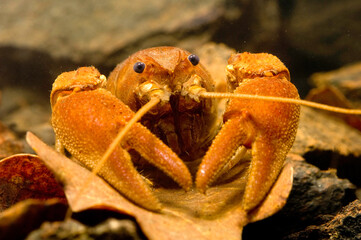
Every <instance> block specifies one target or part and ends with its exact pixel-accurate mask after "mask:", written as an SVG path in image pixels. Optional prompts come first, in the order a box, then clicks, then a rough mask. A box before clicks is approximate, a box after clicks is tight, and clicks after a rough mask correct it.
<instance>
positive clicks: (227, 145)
mask: <svg viewBox="0 0 361 240" xmlns="http://www.w3.org/2000/svg"><path fill="white" fill-rule="evenodd" d="M253 137H254V131H253V126H252V125H250V124H249V116H248V114H247V113H243V114H240V115H239V116H237V117H233V118H231V119H229V120H228V121H226V123H225V124H224V125H223V127H222V129H221V131H220V132H219V133H218V135H217V136H216V138H215V139H214V141H213V143H212V146H211V147H210V148H209V150H208V151H207V153H206V155H205V156H204V158H203V160H202V163H201V164H200V166H199V169H198V172H197V176H196V187H197V188H198V190H199V191H200V192H202V193H205V191H206V189H207V188H208V186H209V185H210V184H211V183H212V182H214V181H215V180H216V178H217V177H218V176H220V173H221V172H222V170H223V168H224V166H225V165H226V164H227V163H228V162H229V161H230V160H231V158H232V157H233V155H234V154H235V152H236V151H237V149H238V148H239V147H240V146H241V145H245V146H249V144H250V143H251V142H252V139H253Z"/></svg>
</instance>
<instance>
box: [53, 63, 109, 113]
mask: <svg viewBox="0 0 361 240" xmlns="http://www.w3.org/2000/svg"><path fill="white" fill-rule="evenodd" d="M105 82H106V77H105V76H104V75H101V74H100V73H99V71H98V70H97V69H96V68H95V67H93V66H92V67H81V68H78V69H77V70H76V71H70V72H64V73H62V74H60V75H59V76H58V77H57V78H56V79H55V81H54V83H53V88H52V90H51V94H50V102H51V106H52V107H53V106H54V105H55V104H56V102H57V100H58V98H59V97H64V96H67V95H69V94H71V93H74V92H79V91H89V90H94V89H97V88H100V87H103V86H104V85H105Z"/></svg>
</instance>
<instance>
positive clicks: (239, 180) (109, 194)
mask: <svg viewBox="0 0 361 240" xmlns="http://www.w3.org/2000/svg"><path fill="white" fill-rule="evenodd" d="M27 141H28V143H29V144H30V145H31V146H32V147H33V149H34V150H35V151H36V152H37V153H38V154H39V156H40V157H41V158H42V159H43V160H44V161H45V163H46V164H47V165H48V166H49V167H50V168H51V169H53V171H54V172H55V174H56V175H57V176H58V177H59V178H60V180H61V181H62V182H63V184H64V188H65V189H64V191H65V194H66V196H67V198H68V201H69V205H70V206H71V208H72V210H73V211H75V212H79V211H83V210H86V209H90V208H93V209H94V208H105V209H112V210H114V211H118V212H121V213H124V214H128V215H130V216H133V217H135V219H136V220H137V222H138V223H139V225H140V227H141V228H142V230H143V231H144V233H145V234H146V235H147V237H148V238H149V239H240V238H241V234H242V228H243V226H245V225H246V224H247V223H249V222H253V221H258V220H260V219H263V218H264V217H267V216H270V215H272V214H274V213H275V212H277V211H278V210H279V209H280V208H282V206H283V205H284V204H285V202H286V199H287V197H288V194H289V192H290V190H291V187H292V168H291V167H290V166H289V165H286V167H285V168H284V170H283V171H282V173H281V175H280V177H279V179H278V180H277V182H276V184H275V186H274V188H273V189H272V190H271V192H270V194H269V195H268V196H267V198H266V199H265V201H264V202H263V203H262V204H261V205H260V206H259V207H258V209H256V210H254V211H252V212H251V213H246V212H245V211H244V210H243V209H242V208H241V205H240V199H241V197H242V194H243V190H244V172H242V171H241V172H240V173H239V174H238V175H237V177H234V178H233V177H232V178H231V179H228V180H227V181H225V182H223V183H222V184H220V185H218V186H217V187H213V188H210V189H209V190H208V192H207V195H203V194H200V193H198V192H197V191H196V190H195V189H192V190H191V191H190V192H187V193H186V192H184V191H183V190H178V189H169V188H168V189H165V188H161V187H159V188H157V189H155V194H156V195H157V197H158V198H159V199H160V200H161V202H162V204H163V206H164V208H163V210H162V212H161V213H154V212H149V211H147V210H144V209H142V208H140V207H138V206H136V205H134V204H133V203H131V202H129V201H128V200H127V199H125V198H123V197H122V196H121V195H120V194H119V193H118V192H116V191H115V190H114V189H113V188H111V187H110V186H109V185H108V184H107V183H106V182H105V181H103V180H102V179H100V178H99V177H97V176H92V175H91V173H90V172H89V171H88V170H86V169H84V168H82V167H81V166H79V165H78V164H76V163H75V162H73V161H71V160H70V159H68V158H66V157H65V156H63V155H61V154H59V153H57V152H56V151H54V150H53V149H52V148H51V147H49V146H47V145H46V144H45V143H43V142H42V141H40V140H39V139H38V138H37V137H35V136H34V135H33V134H31V133H28V134H27ZM89 178H91V182H90V183H89V184H87V186H86V189H85V190H84V191H82V192H81V193H82V194H79V192H80V191H81V188H83V187H84V183H85V182H86V181H88V180H89ZM77 197H79V199H76V198H77Z"/></svg>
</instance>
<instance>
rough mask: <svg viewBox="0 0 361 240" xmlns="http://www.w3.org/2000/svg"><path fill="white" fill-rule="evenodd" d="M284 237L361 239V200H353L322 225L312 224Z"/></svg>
mask: <svg viewBox="0 0 361 240" xmlns="http://www.w3.org/2000/svg"><path fill="white" fill-rule="evenodd" d="M284 239H289V240H291V239H319V240H327V239H340V240H343V239H345V240H346V239H361V202H360V200H355V201H353V202H352V203H350V204H349V205H347V206H346V207H344V208H342V210H341V211H340V212H339V213H338V214H337V215H336V216H334V217H333V218H332V219H331V220H330V221H328V222H326V223H324V224H322V225H318V226H317V225H312V226H309V227H307V228H306V229H305V230H303V231H300V232H297V233H294V234H291V235H289V236H287V237H286V238H284Z"/></svg>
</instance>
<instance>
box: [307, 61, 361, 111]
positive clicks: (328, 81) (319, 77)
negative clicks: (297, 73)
mask: <svg viewBox="0 0 361 240" xmlns="http://www.w3.org/2000/svg"><path fill="white" fill-rule="evenodd" d="M310 83H311V84H312V85H313V86H314V87H317V88H320V87H326V86H333V87H336V88H337V89H339V90H340V91H341V92H342V93H343V94H344V95H345V96H346V97H347V98H348V99H350V100H351V101H356V102H360V99H361V62H357V63H354V64H351V65H347V66H344V67H342V68H339V69H336V70H333V71H329V72H319V73H314V74H312V75H311V77H310ZM358 106H361V103H359V104H358Z"/></svg>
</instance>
